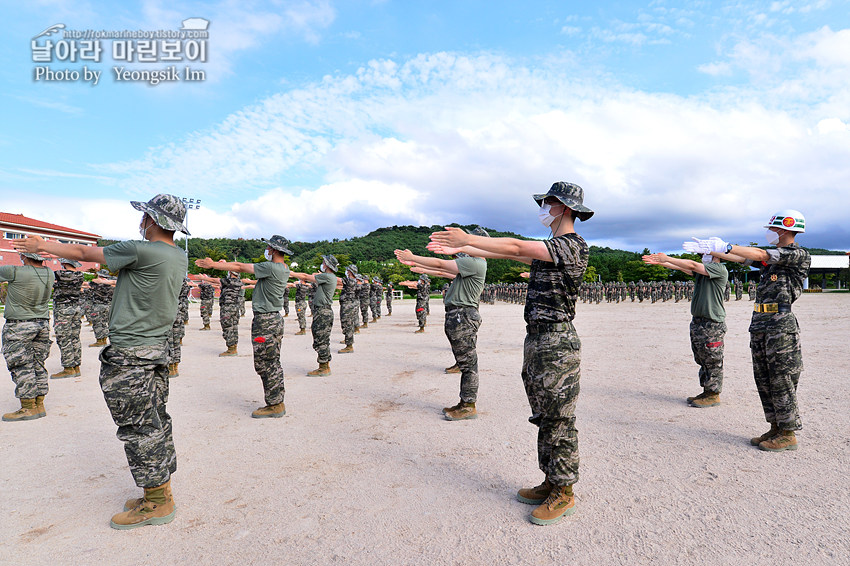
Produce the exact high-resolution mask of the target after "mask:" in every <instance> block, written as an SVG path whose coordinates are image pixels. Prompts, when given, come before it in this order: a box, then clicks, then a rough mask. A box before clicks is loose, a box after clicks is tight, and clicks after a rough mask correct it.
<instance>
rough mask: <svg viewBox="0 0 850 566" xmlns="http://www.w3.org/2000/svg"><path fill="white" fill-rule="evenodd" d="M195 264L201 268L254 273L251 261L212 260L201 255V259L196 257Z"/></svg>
mask: <svg viewBox="0 0 850 566" xmlns="http://www.w3.org/2000/svg"><path fill="white" fill-rule="evenodd" d="M195 265H197V266H198V267H200V268H202V269H220V270H221V271H237V272H239V273H254V264H253V263H241V262H238V261H213V260H212V259H211V258H208V257H203V258H201V259H196V260H195Z"/></svg>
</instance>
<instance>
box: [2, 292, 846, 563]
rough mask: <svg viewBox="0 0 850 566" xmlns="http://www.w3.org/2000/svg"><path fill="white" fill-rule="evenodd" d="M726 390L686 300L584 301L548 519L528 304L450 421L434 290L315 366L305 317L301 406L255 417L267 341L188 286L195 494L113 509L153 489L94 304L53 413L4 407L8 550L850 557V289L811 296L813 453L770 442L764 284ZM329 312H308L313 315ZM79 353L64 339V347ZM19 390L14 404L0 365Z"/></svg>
mask: <svg viewBox="0 0 850 566" xmlns="http://www.w3.org/2000/svg"><path fill="white" fill-rule="evenodd" d="M726 306H727V312H728V318H727V324H728V327H729V330H728V332H727V335H726V364H725V381H724V390H723V394H722V396H721V400H722V404H721V405H720V406H719V407H714V408H709V409H696V408H691V407H689V406H688V405H687V404H686V403H685V397H686V396H688V395H694V394H696V393H698V392H700V389H699V386H698V379H697V376H696V373H697V367H696V365H695V364H694V362H693V359H692V357H691V352H690V346H689V341H688V322H689V320H690V315H689V304H688V303H687V302H680V303H678V304H676V303H674V302H672V301H670V302H667V303H656V304H654V305H653V304H649V303H648V301H645V302H644V303H643V304H640V303H638V302H635V303H631V302H627V303H621V304H606V303H602V304H599V305H590V304H579V305H578V309H577V310H578V315H577V317H576V321H575V324H576V327H577V329H578V332H579V335H580V336H581V339H582V343H583V351H582V358H583V359H582V378H581V385H582V389H581V394H580V396H579V403H578V410H577V415H578V428H579V446H580V452H581V479H580V481H579V483H578V484H577V485H576V486H575V493H576V500H577V512H576V514H575V515H574V516H572V517H567V518H565V519H564V520H563V521H561V522H560V523H558V524H557V525H553V526H548V527H539V526H535V525H532V524H531V523H530V522H529V521H528V519H527V517H528V513H529V512H530V511H531V509H532V507H531V506H528V505H524V504H522V503H520V502H518V501H517V500H516V499H515V497H514V494H515V492H516V490H517V489H518V488H520V487H524V486H532V485H536V484H537V483H539V482H540V481H541V480H542V474H541V472H540V471H539V470H538V469H537V464H536V450H535V441H536V429H535V427H534V426H532V425H531V424H529V423H528V422H527V418H528V416H529V408H528V403H527V400H526V397H525V393H524V390H523V387H522V382H521V379H520V368H521V363H522V342H523V338H524V336H525V327H524V322H523V319H522V309H523V307H522V306H521V305H513V304H506V303H497V304H496V305H492V306H491V305H482V306H481V314H482V317H483V319H484V323H483V324H482V326H481V330H480V332H479V338H478V353H479V366H480V374H481V388H480V392H479V399H478V411H479V418H478V419H477V420H470V421H460V422H449V421H446V420H444V419H443V416H442V414H441V412H440V409H441V408H442V407H445V406H450V405H454V404H455V403H456V402H457V397H458V383H459V376H458V375H447V374H445V373H444V372H443V368H445V367H447V366H450V365H452V363H453V359H452V356H451V351H450V349H449V346H448V342H447V340H446V338H445V335H444V334H443V329H442V324H443V307H442V304H441V301H440V300H439V299H433V298H432V300H431V316H430V317H429V319H428V326H427V329H426V332H425V333H424V334H413V331H414V330H415V329H416V323H415V317H414V312H413V307H414V301H413V300H404V301H396V302H395V303H394V313H393V316H392V317H387V316H386V315H385V316H384V317H383V318H381V320H380V321H379V322H377V323H374V324H370V325H369V328H368V329H364V330H362V331H361V333H360V334H358V335H357V336H356V338H355V352H354V353H353V354H345V355H337V354H336V350H337V349H339V348H341V347H342V346H341V345H340V344H339V341H340V340H341V338H342V333H341V331H340V329H339V319H338V310H337V307H335V312H336V315H337V318H336V320H335V324H334V327H335V328H334V333H333V335H332V339H331V346H332V352H334V357H333V361H332V362H331V368H332V371H333V375H332V376H330V377H325V378H315V377H313V378H311V377H307V376H306V375H305V373H306V372H307V371H309V370H311V369H314V368H315V367H316V365H317V364H316V355H315V353H314V351H313V349H312V347H311V341H312V339H311V337H310V335H309V332H308V334H307V335H306V336H293V334H294V332H296V331H297V329H298V328H297V326H298V325H297V321H296V320H295V309H294V305H293V306H292V308H291V313H292V314H290V316H289V317H287V318H286V319H285V321H286V328H285V334H286V336H285V338H284V343H283V355H282V359H283V367H284V371H285V373H286V389H287V393H286V408H287V414H286V416H285V417H284V418H281V419H252V418H250V412H251V411H252V410H253V409H255V408H257V407H259V406H261V405H262V404H263V403H262V387H261V384H260V380H259V377H258V376H257V374H256V373H255V372H254V369H253V363H252V357H251V349H250V322H251V312H250V303H249V304H248V314H247V316H246V317H245V318H243V319H242V322H241V325H240V330H239V331H240V343H239V352H240V353H239V356H238V357H236V358H219V357H218V356H217V354H218V353H219V352H221V351H222V350H223V349H224V341H223V340H222V338H221V334H220V332H219V326H218V306H217V305H216V307H215V311H214V314H213V324H212V326H213V331H211V332H202V331H200V326H201V323H200V318H199V313H198V305H197V304H194V305H192V307H191V314H190V316H191V318H190V324H189V325H188V326H187V333H186V337H185V339H184V346H183V362H182V363H181V364H180V376H179V377H178V378H175V379H173V380H172V381H171V396H170V400H169V404H168V409H169V413H170V414H171V416H172V417H173V420H174V438H175V443H176V446H177V457H178V471H177V473H176V474H175V475H174V476H173V479H172V485H173V489H174V497H175V501H176V503H177V507H178V510H177V516H176V518H175V520H174V521H173V522H172V523H170V524H169V525H165V526H150V527H144V528H139V529H135V530H132V531H117V530H113V529H111V528H110V527H109V519H110V517H111V516H112V515H113V514H114V513H117V512H119V511H121V506H122V505H123V502H124V500H125V499H126V498H128V497H138V496H139V495H140V494H141V490H140V489H138V488H136V487H135V485H134V483H133V480H132V477H131V475H130V472H129V469H128V467H127V462H126V459H125V456H124V452H123V448H122V444H121V443H120V442H119V441H118V440H117V439H116V438H115V431H116V427H115V425H114V424H113V423H112V420H111V417H110V416H109V413H108V411H107V408H106V405H105V403H104V401H103V397H102V394H101V392H100V389H99V386H98V380H97V374H98V370H99V364H98V362H97V353H98V350H99V349H96V348H87V347H85V346H86V345H87V344H89V343H91V342H93V341H94V338H93V334H92V333H91V330H90V327H87V326H85V325H84V327H83V346H84V348H83V364H82V369H83V376H82V377H81V378H75V379H74V378H72V379H63V380H50V394H49V395H48V396H47V398H46V400H45V405H46V407H47V414H48V416H47V418H42V419H38V420H35V421H30V422H20V423H5V422H4V423H0V493H2V513H0V564H21V565H24V564H26V565H42V564H44V565H47V564H56V565H66V564H68V565H70V564H81V565H83V564H85V565H101V564H103V565H111V564H128V565H136V564H139V565H141V564H177V565H182V564H196V565H206V564H216V565H217V564H364V565H366V564H368V565H374V564H394V565H397V564H451V565H454V564H458V565H479V564H480V565H485V564H486V565H492V564H534V565H537V564H579V565H585V564H586V565H609V564H664V565H675V564H700V565H712V564H728V565H736V566H740V565H760V564H764V565H768V564H769V565H772V566H781V565H786V564H787V565H792V564H794V565H808V564H812V565H832V564H850V479H848V477H850V476H848V470H850V410H848V407H850V388H848V377H850V352H848V336H850V295H847V294H822V295H820V294H818V295H816V294H807V295H804V296H803V297H802V298H801V299H800V300H799V301H798V302H797V303H796V304H795V305H794V311H795V312H796V314H797V317H798V319H799V321H800V326H801V328H802V337H803V358H804V363H805V369H804V372H803V375H802V378H801V381H800V387H799V403H800V407H801V413H802V418H803V426H804V429H803V430H802V431H801V432H800V433H799V434H798V439H799V442H800V448H799V450H797V451H796V452H784V453H778V454H775V453H768V452H762V451H759V450H758V449H757V448H755V447H752V446H750V444H749V438H750V437H751V436H756V435H758V434H761V433H762V432H764V431H765V430H767V428H768V427H767V425H766V423H765V422H764V419H763V415H762V411H761V406H760V403H759V400H758V395H757V393H756V390H755V385H754V383H753V377H752V367H751V361H750V353H749V335H748V333H747V327H748V324H749V319H750V311H751V309H752V303H751V302H749V301H747V300H746V296H745V297H744V299H743V300H741V301H735V300H734V298H733V300H732V301H730V302H728V303H726ZM308 324H309V321H308ZM47 368H48V371H49V372H50V373H54V372H57V371H59V370H60V369H61V364H60V363H59V350H58V347H57V346H56V344H55V343H54V344H53V346H52V349H51V355H50V358H49V360H48V362H47ZM2 373H3V374H4V377H3V379H2V380H0V382H2V395H0V408H2V410H3V412H6V411H13V410H15V409H16V408H18V406H19V405H17V400H16V399H15V398H14V386H13V384H12V382H11V379H10V378H9V375H8V372H7V371H6V370H5V367H4V368H3V370H2Z"/></svg>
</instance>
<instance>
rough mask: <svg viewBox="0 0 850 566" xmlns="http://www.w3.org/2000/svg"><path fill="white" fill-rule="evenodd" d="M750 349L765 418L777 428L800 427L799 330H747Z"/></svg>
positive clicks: (800, 358) (800, 363) (797, 428)
mask: <svg viewBox="0 0 850 566" xmlns="http://www.w3.org/2000/svg"><path fill="white" fill-rule="evenodd" d="M750 350H751V352H752V357H753V376H754V377H755V382H756V389H757V390H758V392H759V398H761V406H762V408H763V409H764V418H765V420H766V421H767V422H769V423H776V426H778V427H779V429H780V430H800V429H802V428H803V423H802V421H801V420H800V411H799V409H798V407H797V382H798V381H799V380H800V373H802V371H803V356H802V353H801V348H800V333H799V332H788V331H784V330H783V331H775V332H751V333H750Z"/></svg>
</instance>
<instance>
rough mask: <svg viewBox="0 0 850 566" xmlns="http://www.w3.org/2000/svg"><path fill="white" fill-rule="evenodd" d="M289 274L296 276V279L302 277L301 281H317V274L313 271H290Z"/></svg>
mask: <svg viewBox="0 0 850 566" xmlns="http://www.w3.org/2000/svg"><path fill="white" fill-rule="evenodd" d="M289 276H290V277H295V278H296V279H300V280H301V281H304V282H307V283H315V282H316V276H315V275H314V274H312V273H301V272H299V271H290V272H289Z"/></svg>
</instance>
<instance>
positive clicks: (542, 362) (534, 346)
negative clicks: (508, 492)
mask: <svg viewBox="0 0 850 566" xmlns="http://www.w3.org/2000/svg"><path fill="white" fill-rule="evenodd" d="M545 329H546V330H552V331H549V332H546V331H544V332H539V333H534V332H532V331H531V329H529V333H528V334H527V335H526V337H525V344H524V347H523V362H522V382H523V385H524V386H525V392H526V395H527V396H528V402H529V404H530V405H531V417H529V419H528V420H529V422H531V423H532V424H535V425H537V426H538V427H539V430H538V433H537V461H538V465H539V466H540V470H541V471H542V472H543V473H545V474H546V475H547V477H548V478H549V481H550V482H551V483H552V484H554V485H557V486H566V485H572V484H574V483H576V482H577V481H578V477H579V473H578V467H579V453H578V430H577V429H576V426H575V422H576V417H575V409H576V402H577V401H578V393H579V378H580V375H581V374H580V368H579V365H580V363H581V341H580V340H579V338H578V334H576V331H575V328H574V327H573V325H572V323H563V324H553V325H548V328H545Z"/></svg>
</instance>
